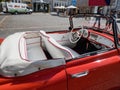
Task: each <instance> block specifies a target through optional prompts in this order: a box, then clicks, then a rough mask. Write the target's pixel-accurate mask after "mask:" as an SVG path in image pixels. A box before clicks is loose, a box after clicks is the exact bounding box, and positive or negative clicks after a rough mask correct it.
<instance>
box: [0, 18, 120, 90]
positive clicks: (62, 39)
mask: <svg viewBox="0 0 120 90" xmlns="http://www.w3.org/2000/svg"><path fill="white" fill-rule="evenodd" d="M111 17H112V16H111ZM69 20H70V28H69V30H61V31H53V32H45V31H43V30H40V31H26V32H17V33H15V34H12V35H10V36H8V37H6V38H5V39H2V38H1V39H0V43H1V44H0V90H120V41H119V40H120V38H119V33H120V31H119V26H118V23H117V21H116V20H115V18H114V17H112V25H111V26H110V27H108V25H106V19H105V18H104V17H103V18H102V17H101V25H100V27H99V28H98V27H97V26H94V27H93V24H94V20H95V17H88V18H85V19H84V18H80V19H79V18H78V17H76V18H73V17H70V18H69ZM107 20H108V18H107ZM78 21H80V23H78ZM81 21H83V23H81ZM78 24H80V27H77V25H78ZM96 25H97V24H96ZM76 27H77V28H76Z"/></svg>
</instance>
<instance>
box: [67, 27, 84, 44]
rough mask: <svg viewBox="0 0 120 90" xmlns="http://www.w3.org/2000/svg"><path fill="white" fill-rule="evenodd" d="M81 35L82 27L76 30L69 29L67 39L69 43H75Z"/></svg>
mask: <svg viewBox="0 0 120 90" xmlns="http://www.w3.org/2000/svg"><path fill="white" fill-rule="evenodd" d="M82 35H83V29H80V30H78V31H74V30H71V32H70V34H69V40H70V42H71V43H77V42H78V41H79V40H80V38H81V37H82Z"/></svg>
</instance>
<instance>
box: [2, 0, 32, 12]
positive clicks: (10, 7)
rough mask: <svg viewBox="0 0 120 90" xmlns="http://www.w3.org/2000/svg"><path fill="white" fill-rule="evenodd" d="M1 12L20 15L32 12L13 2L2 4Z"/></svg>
mask: <svg viewBox="0 0 120 90" xmlns="http://www.w3.org/2000/svg"><path fill="white" fill-rule="evenodd" d="M3 12H4V13H11V14H20V13H26V14H31V13H32V12H33V11H32V9H30V8H29V7H28V5H27V4H24V3H14V2H4V3H3Z"/></svg>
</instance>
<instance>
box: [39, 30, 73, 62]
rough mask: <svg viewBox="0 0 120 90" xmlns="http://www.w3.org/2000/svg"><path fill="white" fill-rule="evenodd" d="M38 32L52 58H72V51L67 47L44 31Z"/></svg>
mask: <svg viewBox="0 0 120 90" xmlns="http://www.w3.org/2000/svg"><path fill="white" fill-rule="evenodd" d="M40 34H41V37H42V39H43V42H44V45H45V47H46V49H47V51H48V52H49V53H50V55H51V56H52V58H65V59H66V60H67V59H71V58H73V55H72V53H71V52H70V51H69V50H68V49H67V48H65V47H63V46H62V45H60V44H59V43H58V42H56V41H55V40H54V39H53V38H52V37H51V36H49V35H48V34H46V32H44V31H40Z"/></svg>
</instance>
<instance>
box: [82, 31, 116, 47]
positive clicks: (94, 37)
mask: <svg viewBox="0 0 120 90" xmlns="http://www.w3.org/2000/svg"><path fill="white" fill-rule="evenodd" d="M83 37H84V38H87V39H88V40H90V41H92V42H95V43H98V44H101V45H104V46H106V47H109V48H113V47H114V42H113V41H112V40H111V39H109V38H107V37H105V36H102V35H100V34H97V33H95V32H90V31H89V30H87V29H83Z"/></svg>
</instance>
